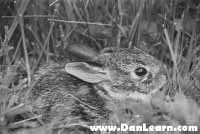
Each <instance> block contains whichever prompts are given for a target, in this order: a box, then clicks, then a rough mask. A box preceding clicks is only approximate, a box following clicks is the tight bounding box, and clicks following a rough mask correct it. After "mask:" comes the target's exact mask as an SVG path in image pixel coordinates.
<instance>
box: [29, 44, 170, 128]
mask: <svg viewBox="0 0 200 134" xmlns="http://www.w3.org/2000/svg"><path fill="white" fill-rule="evenodd" d="M93 59H94V60H93V61H90V62H72V63H67V64H66V65H65V66H62V65H60V64H57V63H53V64H50V65H48V66H46V67H42V68H40V70H39V71H38V73H37V74H35V81H36V84H35V86H34V87H33V89H32V90H31V92H30V95H29V96H30V99H29V101H30V103H31V105H32V106H33V112H34V113H36V114H41V115H42V120H43V121H44V122H47V123H49V122H52V121H54V120H57V121H58V122H59V123H58V124H62V123H63V124H73V123H74V124H77V123H78V124H85V125H93V124H95V123H98V122H101V123H102V122H109V120H110V117H113V114H114V113H115V110H116V109H114V108H113V107H112V106H111V105H112V104H117V103H118V104H119V103H121V102H123V101H124V100H126V99H128V100H129V103H130V102H131V101H130V100H133V101H135V102H137V101H140V102H142V103H143V104H144V105H148V106H149V105H150V101H151V96H152V94H153V93H155V92H156V91H158V90H159V89H160V88H162V87H163V86H164V85H165V83H166V75H165V73H164V69H163V66H162V64H161V63H160V62H159V61H158V60H156V59H155V58H153V57H152V56H150V55H148V54H147V53H145V52H143V51H142V50H140V49H137V48H134V49H127V48H110V49H106V50H104V51H102V52H101V54H99V55H98V56H96V57H94V58H93ZM118 104H117V105H118ZM125 104H126V103H125ZM125 107H126V108H127V107H128V106H125ZM76 128H78V127H76Z"/></svg>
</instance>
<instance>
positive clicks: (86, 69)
mask: <svg viewBox="0 0 200 134" xmlns="http://www.w3.org/2000/svg"><path fill="white" fill-rule="evenodd" d="M65 71H66V72H67V73H69V74H71V75H73V76H75V77H77V78H79V79H81V80H83V81H86V82H89V83H99V82H102V81H106V80H110V77H109V73H108V71H106V70H103V69H102V68H101V67H97V66H92V65H89V64H88V63H85V62H72V63H68V64H66V65H65Z"/></svg>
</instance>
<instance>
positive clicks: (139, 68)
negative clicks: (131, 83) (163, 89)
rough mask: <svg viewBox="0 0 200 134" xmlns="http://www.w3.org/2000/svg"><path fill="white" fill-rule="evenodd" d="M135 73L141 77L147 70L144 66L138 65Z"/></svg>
mask: <svg viewBox="0 0 200 134" xmlns="http://www.w3.org/2000/svg"><path fill="white" fill-rule="evenodd" d="M135 74H136V75H137V76H140V77H141V76H144V75H146V74H147V70H146V69H145V68H144V67H138V68H136V69H135Z"/></svg>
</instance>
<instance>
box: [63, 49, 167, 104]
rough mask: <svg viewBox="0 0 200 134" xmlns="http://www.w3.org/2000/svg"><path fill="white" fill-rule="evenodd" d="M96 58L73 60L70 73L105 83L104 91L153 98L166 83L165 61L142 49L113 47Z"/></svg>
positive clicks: (118, 97)
mask: <svg viewBox="0 0 200 134" xmlns="http://www.w3.org/2000/svg"><path fill="white" fill-rule="evenodd" d="M94 59H95V60H94V61H93V62H72V63H68V64H66V66H65V70H66V71H67V73H69V74H71V75H73V76H75V77H77V78H79V79H81V80H83V81H85V82H88V83H94V84H97V85H98V86H101V87H103V89H104V90H105V91H104V95H107V96H110V97H112V98H116V99H123V98H133V99H141V100H143V101H146V102H149V99H150V97H151V94H152V93H154V92H156V91H158V90H159V89H160V88H162V87H163V86H164V85H165V83H166V81H167V80H166V75H165V72H164V67H163V66H162V64H161V63H160V62H159V61H158V60H156V59H155V58H154V57H152V56H150V55H148V54H147V53H145V52H143V51H142V50H140V49H137V48H134V49H127V48H109V49H105V50H104V51H102V53H101V54H99V55H98V56H97V57H96V58H94Z"/></svg>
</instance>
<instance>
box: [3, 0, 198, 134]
mask: <svg viewBox="0 0 200 134" xmlns="http://www.w3.org/2000/svg"><path fill="white" fill-rule="evenodd" d="M0 5H1V6H2V8H0V16H1V18H0V30H1V38H0V44H1V46H0V63H1V72H0V73H1V77H0V118H1V121H0V124H1V125H0V128H2V126H3V127H5V128H3V131H2V133H6V132H7V126H6V124H7V122H6V119H5V118H4V117H6V116H5V115H7V116H9V115H13V114H14V115H15V114H16V113H18V112H22V113H23V112H24V111H29V112H30V111H31V110H30V109H29V108H28V109H27V107H26V104H24V105H23V104H18V98H19V97H20V96H19V93H20V92H23V91H24V90H25V92H27V94H28V92H29V91H30V90H31V88H32V87H33V86H34V84H35V83H34V81H33V80H32V78H33V75H34V73H35V71H36V70H37V69H38V67H39V66H40V65H42V64H44V63H49V62H51V60H54V61H56V62H68V61H71V60H77V59H79V60H81V57H80V56H77V55H78V54H77V52H78V53H83V54H82V55H85V57H91V56H92V54H91V53H96V52H99V51H101V50H102V49H103V48H105V47H110V46H115V47H127V48H133V47H138V48H141V49H143V50H145V51H146V52H148V53H150V54H152V55H153V56H155V57H157V58H158V59H159V60H160V61H162V62H163V63H164V64H165V65H166V67H167V71H168V76H169V80H170V83H171V84H172V87H170V88H169V89H170V90H169V94H170V93H173V92H179V93H183V94H185V95H186V96H188V97H190V98H192V99H193V100H195V102H192V103H197V104H198V105H199V104H200V99H199V95H200V73H199V70H200V60H199V56H200V45H199V44H200V31H199V30H198V29H200V21H199V19H200V13H199V9H200V3H199V2H198V1H195V0H193V1H183V0H170V1H169V3H168V2H166V1H164V0H142V1H141V0H82V1H81V0H55V1H49V0H43V1H37V0H32V1H29V0H20V1H14V0H8V1H6V2H5V1H0ZM77 46H81V48H83V49H78V47H77ZM70 50H71V51H72V54H69V51H70ZM82 50H84V51H82ZM92 51H95V52H92ZM90 54H91V55H90ZM27 89H28V91H26V90H27ZM26 98H28V96H27V95H26V97H25V99H26ZM174 98H175V99H177V98H176V97H174ZM178 99H180V98H178ZM181 99H183V98H181ZM184 99H185V98H184ZM26 101H27V100H26ZM26 101H25V102H26ZM190 102H191V101H189V102H188V101H186V103H184V104H182V103H181V102H179V101H178V103H177V104H176V105H175V106H181V105H184V106H186V107H187V108H186V109H190V108H191V107H190V104H191V103H190ZM125 103H126V102H125ZM13 106H14V107H13ZM22 107H23V108H22ZM133 107H134V106H133ZM144 107H145V106H144ZM173 107H174V105H173ZM16 109H17V110H16ZM19 109H23V110H19ZM144 109H145V108H144ZM141 111H143V110H141ZM144 111H145V110H144ZM150 113H151V112H150ZM117 114H120V115H117V116H116V117H118V116H119V117H120V116H122V115H121V114H122V113H120V112H119V113H117ZM186 114H190V113H186ZM175 115H176V114H175ZM33 117H35V116H33ZM116 117H115V118H114V117H113V118H114V120H115V122H118V121H117V120H118V119H116ZM35 118H37V116H36V117H35ZM38 120H39V119H38ZM51 127H52V126H44V128H38V129H39V130H40V131H41V133H46V131H45V130H44V129H47V128H51ZM39 130H31V131H33V132H32V133H36V132H37V131H39ZM34 131H35V132H34ZM49 131H50V130H49ZM22 133H23V132H22Z"/></svg>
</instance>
